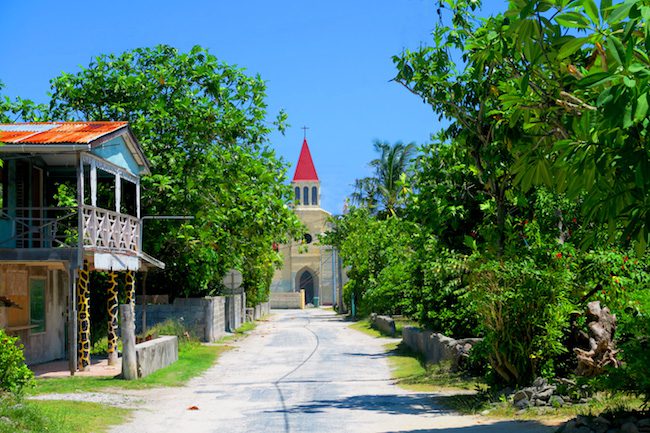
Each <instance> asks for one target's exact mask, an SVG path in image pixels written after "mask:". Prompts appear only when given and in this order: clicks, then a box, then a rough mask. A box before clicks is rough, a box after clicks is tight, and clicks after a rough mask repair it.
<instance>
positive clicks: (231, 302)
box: [225, 295, 246, 332]
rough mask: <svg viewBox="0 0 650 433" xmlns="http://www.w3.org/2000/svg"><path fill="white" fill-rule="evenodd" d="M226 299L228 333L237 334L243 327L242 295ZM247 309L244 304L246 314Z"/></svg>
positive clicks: (229, 296) (228, 296)
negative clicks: (237, 330) (236, 331)
mask: <svg viewBox="0 0 650 433" xmlns="http://www.w3.org/2000/svg"><path fill="white" fill-rule="evenodd" d="M225 299H226V303H225V311H226V331H228V332H235V330H236V329H237V328H239V327H240V326H241V325H242V318H243V317H242V300H243V299H242V295H227V296H225ZM245 308H246V306H245V304H244V312H245V311H246V309H245ZM244 314H245V313H244ZM244 318H245V316H244Z"/></svg>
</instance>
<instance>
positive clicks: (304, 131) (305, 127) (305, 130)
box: [300, 126, 309, 139]
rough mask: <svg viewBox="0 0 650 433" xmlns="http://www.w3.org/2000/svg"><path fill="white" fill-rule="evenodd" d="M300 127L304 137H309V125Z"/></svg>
mask: <svg viewBox="0 0 650 433" xmlns="http://www.w3.org/2000/svg"><path fill="white" fill-rule="evenodd" d="M300 129H302V132H303V137H302V138H304V139H307V130H308V129H309V127H308V126H303V127H302V128H300Z"/></svg>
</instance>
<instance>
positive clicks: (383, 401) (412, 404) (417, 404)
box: [274, 394, 452, 415]
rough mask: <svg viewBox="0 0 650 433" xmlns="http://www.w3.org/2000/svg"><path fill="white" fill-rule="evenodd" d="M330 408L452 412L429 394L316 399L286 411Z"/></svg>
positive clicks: (401, 412) (322, 410)
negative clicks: (438, 403) (437, 403)
mask: <svg viewBox="0 0 650 433" xmlns="http://www.w3.org/2000/svg"><path fill="white" fill-rule="evenodd" d="M328 409H353V410H365V411H378V412H382V413H387V414H395V415H398V414H408V415H418V414H422V413H428V414H432V413H435V414H449V413H452V412H451V411H449V410H447V409H444V408H442V407H440V406H439V405H436V404H435V403H434V401H433V399H432V398H431V396H430V395H428V394H409V395H396V394H387V395H355V396H350V397H346V398H343V399H339V400H316V401H313V402H311V403H307V404H299V405H297V406H293V407H288V408H287V409H286V411H287V412H289V413H320V412H324V411H326V410H328ZM274 412H275V411H274Z"/></svg>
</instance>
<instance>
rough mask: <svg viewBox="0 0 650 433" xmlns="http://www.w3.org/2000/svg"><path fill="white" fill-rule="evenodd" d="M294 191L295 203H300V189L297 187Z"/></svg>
mask: <svg viewBox="0 0 650 433" xmlns="http://www.w3.org/2000/svg"><path fill="white" fill-rule="evenodd" d="M295 191H296V201H297V202H298V203H300V187H299V186H297V187H296V189H295Z"/></svg>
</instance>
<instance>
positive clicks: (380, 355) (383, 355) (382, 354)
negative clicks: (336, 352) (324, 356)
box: [341, 352, 391, 359]
mask: <svg viewBox="0 0 650 433" xmlns="http://www.w3.org/2000/svg"><path fill="white" fill-rule="evenodd" d="M390 354H391V352H378V353H360V352H344V353H342V354H341V355H343V356H364V357H366V358H370V359H380V358H387V357H388V355H390Z"/></svg>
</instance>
